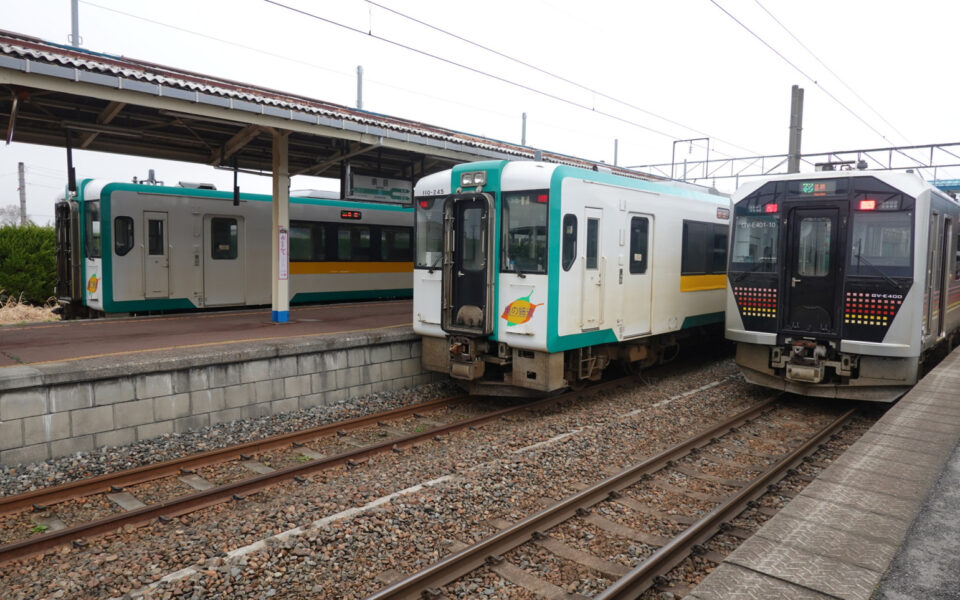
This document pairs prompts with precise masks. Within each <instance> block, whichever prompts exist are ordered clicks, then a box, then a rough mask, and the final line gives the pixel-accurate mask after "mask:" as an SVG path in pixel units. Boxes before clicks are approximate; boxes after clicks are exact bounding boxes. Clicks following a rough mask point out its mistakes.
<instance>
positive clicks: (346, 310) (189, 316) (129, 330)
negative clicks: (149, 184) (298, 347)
mask: <svg viewBox="0 0 960 600" xmlns="http://www.w3.org/2000/svg"><path fill="white" fill-rule="evenodd" d="M412 310H413V301H411V300H392V301H371V302H352V303H345V304H324V305H316V306H301V307H293V308H292V309H291V311H290V322H289V323H283V324H276V323H273V322H271V319H270V314H271V313H270V309H269V308H263V309H250V310H230V311H215V312H202V313H184V314H174V315H164V316H155V317H131V318H109V319H89V320H75V321H61V322H56V323H36V324H25V325H13V326H5V327H0V369H2V368H3V367H11V366H16V365H38V364H45V363H52V362H64V361H79V360H91V359H109V360H111V361H123V360H128V359H134V357H136V355H144V354H150V355H169V354H172V353H177V352H181V351H183V350H185V349H200V348H213V347H215V346H218V347H223V346H229V345H238V344H248V345H249V344H251V343H257V342H264V341H274V340H281V339H290V338H297V337H304V336H315V335H322V334H330V333H342V332H347V331H359V330H365V329H379V328H384V327H400V326H405V325H406V326H409V325H410V322H411V314H412Z"/></svg>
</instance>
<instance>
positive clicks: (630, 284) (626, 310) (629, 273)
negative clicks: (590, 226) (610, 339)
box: [620, 213, 653, 337]
mask: <svg viewBox="0 0 960 600" xmlns="http://www.w3.org/2000/svg"><path fill="white" fill-rule="evenodd" d="M627 225H628V242H627V243H628V244H629V255H628V260H627V261H626V264H625V265H622V266H621V267H620V269H621V271H620V273H621V277H622V280H623V337H632V336H636V335H642V334H645V333H650V311H651V309H652V302H651V298H652V296H651V291H652V279H653V273H652V270H651V269H650V265H652V264H653V261H652V260H651V252H652V251H653V215H642V214H638V213H629V214H628V216H627Z"/></svg>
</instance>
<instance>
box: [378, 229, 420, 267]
mask: <svg viewBox="0 0 960 600" xmlns="http://www.w3.org/2000/svg"><path fill="white" fill-rule="evenodd" d="M412 237H413V236H412V231H411V229H410V228H409V227H381V228H380V260H394V261H410V260H412V259H413V244H412V241H413V240H412Z"/></svg>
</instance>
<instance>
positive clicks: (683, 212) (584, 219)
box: [413, 161, 730, 394]
mask: <svg viewBox="0 0 960 600" xmlns="http://www.w3.org/2000/svg"><path fill="white" fill-rule="evenodd" d="M414 196H415V198H414V200H415V204H416V207H415V208H416V243H415V249H416V252H415V258H414V284H413V286H414V315H413V327H414V331H415V332H416V333H418V334H419V335H421V336H422V337H423V364H424V366H425V367H426V368H427V369H430V370H434V371H439V372H443V373H449V374H450V375H451V376H452V377H454V378H455V379H458V380H460V381H461V382H463V384H464V386H465V387H467V388H469V389H471V391H474V392H477V393H486V394H518V393H520V394H529V393H544V392H550V391H553V390H557V389H561V388H564V387H567V386H571V385H577V384H578V383H580V382H582V381H583V380H591V379H597V378H599V377H600V374H601V373H602V371H603V370H604V368H605V367H606V366H607V365H609V364H610V363H611V362H613V361H619V362H622V363H625V364H627V365H633V366H637V365H646V364H652V363H655V362H658V361H663V360H665V359H669V358H670V357H671V356H673V355H675V353H676V350H677V345H678V340H679V339H680V338H682V337H685V336H687V335H689V334H691V333H693V332H699V331H702V330H703V329H704V328H706V327H708V326H713V327H714V328H716V329H717V330H718V331H722V323H723V316H724V294H725V288H726V275H725V273H726V262H727V236H728V228H729V219H730V202H729V199H728V198H727V197H725V196H722V195H719V194H716V193H710V192H709V191H708V190H706V189H705V188H702V187H695V186H691V185H687V184H682V183H677V182H662V181H661V182H657V181H646V180H643V179H639V178H633V177H628V176H623V175H616V174H612V173H605V172H598V171H591V170H587V169H582V168H577V167H569V166H564V165H558V164H549V163H541V162H528V161H522V162H520V161H518V162H510V161H490V162H480V163H470V164H464V165H460V166H457V167H454V168H453V169H451V170H447V171H443V172H441V173H436V174H433V175H430V176H427V177H425V178H423V179H421V180H420V181H419V182H418V183H417V185H416V187H415V189H414Z"/></svg>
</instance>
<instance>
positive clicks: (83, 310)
mask: <svg viewBox="0 0 960 600" xmlns="http://www.w3.org/2000/svg"><path fill="white" fill-rule="evenodd" d="M270 202H271V197H270V196H265V195H257V194H241V195H240V198H239V202H238V203H236V204H235V203H234V195H233V193H232V192H221V191H216V190H214V189H198V188H192V187H170V186H162V185H149V184H137V183H116V182H110V181H101V180H89V179H88V180H84V181H83V182H82V183H81V184H80V185H79V186H78V193H77V196H76V198H75V199H73V200H71V201H61V202H59V203H58V204H57V218H56V227H57V246H58V247H57V257H58V259H57V263H58V284H57V296H58V297H59V299H60V302H61V304H62V305H63V306H64V309H65V313H66V314H67V316H83V315H110V314H118V313H119V314H135V313H156V312H164V311H176V310H191V309H204V308H212V307H239V306H258V305H268V304H270V295H271V286H270V281H271V260H272V259H271V249H270V239H271V232H270V227H271V206H270ZM412 225H413V209H412V208H411V207H410V206H409V204H407V205H403V204H386V203H361V202H354V201H351V202H346V201H341V200H336V199H331V198H322V197H291V199H290V231H289V239H290V297H291V302H292V303H305V302H322V301H334V300H355V299H366V298H400V297H410V295H411V294H412V286H411V273H412V269H413V264H412V253H413V243H412V242H413V227H412Z"/></svg>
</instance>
